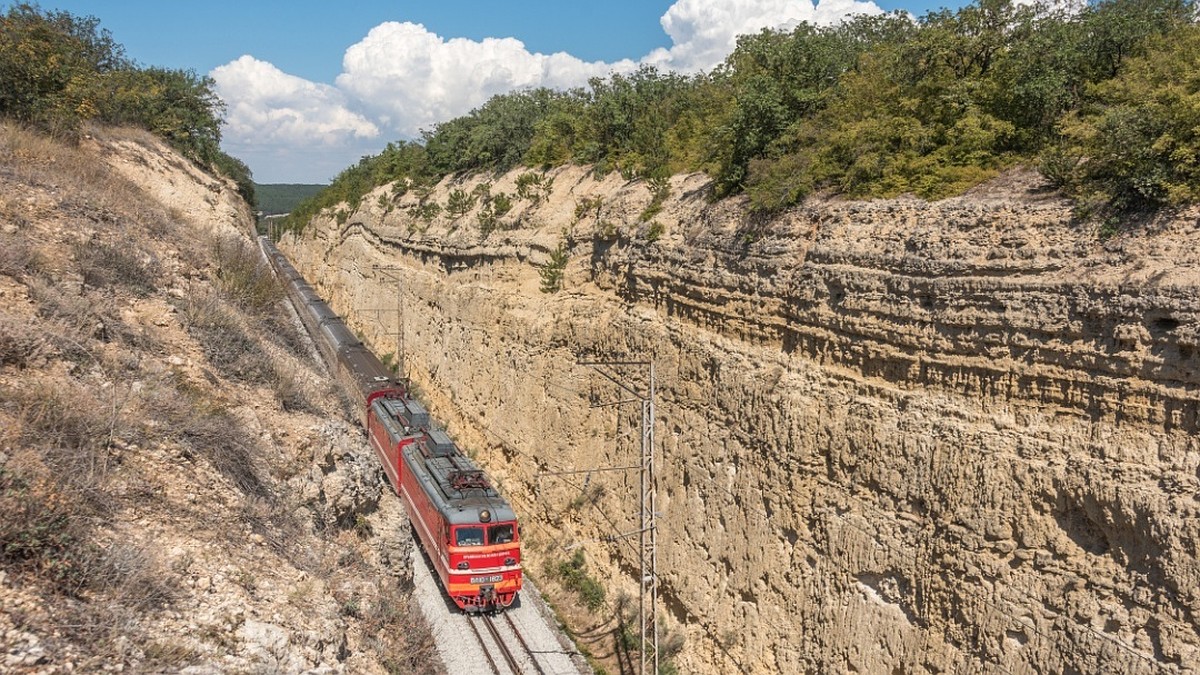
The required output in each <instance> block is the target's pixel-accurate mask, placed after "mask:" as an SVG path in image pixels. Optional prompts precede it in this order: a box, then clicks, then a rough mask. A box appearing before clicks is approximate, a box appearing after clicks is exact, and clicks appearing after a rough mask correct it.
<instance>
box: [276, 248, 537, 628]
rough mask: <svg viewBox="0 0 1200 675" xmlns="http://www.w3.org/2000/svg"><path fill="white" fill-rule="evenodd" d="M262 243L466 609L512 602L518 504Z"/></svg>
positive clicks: (445, 581)
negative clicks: (510, 501)
mask: <svg viewBox="0 0 1200 675" xmlns="http://www.w3.org/2000/svg"><path fill="white" fill-rule="evenodd" d="M259 241H260V245H261V246H262V249H263V252H264V253H265V255H266V256H267V259H268V260H270V261H271V265H272V266H273V267H274V269H275V272H276V274H277V275H278V276H279V278H280V280H281V281H282V282H283V285H284V288H285V289H286V290H287V294H288V297H289V298H290V299H291V300H292V304H293V305H294V306H295V307H296V312H297V313H298V314H299V315H300V319H301V321H302V322H303V323H304V325H305V327H306V328H307V329H308V332H309V333H310V334H311V335H312V336H313V340H314V341H315V342H316V343H317V347H318V348H319V349H320V350H321V354H322V355H323V356H324V357H325V360H326V362H327V363H328V364H330V369H331V371H333V373H334V375H335V376H336V377H337V379H338V381H339V382H341V384H342V385H343V387H344V388H345V389H346V390H347V391H349V392H350V393H351V394H353V395H354V397H355V399H356V402H357V403H358V404H359V405H360V409H361V410H362V411H363V424H364V426H365V427H366V429H367V436H368V438H369V440H370V443H371V448H372V449H373V450H374V451H375V455H376V456H377V457H379V461H380V463H382V464H383V469H384V473H386V474H387V478H388V482H389V483H390V484H391V486H392V489H393V490H395V491H396V494H398V495H399V496H400V498H401V499H403V500H404V506H405V508H407V510H408V517H409V520H410V521H412V525H413V529H414V530H416V532H417V536H418V537H419V538H420V540H421V544H422V546H424V548H425V552H426V553H428V554H429V559H430V560H432V561H433V565H434V567H436V568H437V573H438V576H439V577H441V580H442V586H443V587H444V588H445V589H446V592H447V593H448V594H449V595H450V599H451V600H453V601H454V603H455V604H456V605H458V606H459V607H460V608H461V609H463V610H465V611H468V612H485V611H494V610H498V609H502V608H504V607H508V606H510V605H512V603H513V601H514V600H516V597H517V592H518V591H520V590H521V547H520V538H519V532H518V527H517V517H516V514H515V513H513V510H512V507H511V506H510V505H509V504H508V502H507V501H506V500H505V499H504V498H503V497H501V496H500V493H498V492H497V491H496V490H495V488H494V487H492V485H491V482H490V481H489V480H488V478H487V476H486V475H485V474H484V473H483V471H481V470H480V469H479V467H478V466H476V465H475V464H474V463H473V462H472V461H471V460H470V459H469V458H468V457H467V456H466V455H464V454H463V453H462V452H461V451H460V450H459V449H458V446H456V445H455V444H454V441H452V440H451V439H450V437H449V436H448V435H447V434H446V432H445V431H443V430H441V429H438V428H437V427H436V426H435V425H434V424H433V422H432V420H431V419H430V418H429V413H428V412H426V410H425V408H424V407H423V406H422V405H421V403H420V402H419V401H417V400H416V399H415V398H413V397H411V396H410V395H409V393H408V391H407V389H406V388H405V387H404V386H403V384H401V383H400V382H397V381H396V380H395V379H393V378H392V375H391V373H390V371H388V369H387V368H386V367H385V366H384V365H383V363H382V362H380V360H379V359H378V357H376V356H375V354H374V353H372V352H371V350H369V349H367V347H366V346H365V345H363V343H362V342H361V341H360V340H359V339H358V338H357V337H355V336H354V333H353V332H352V331H350V329H349V328H347V327H346V324H345V322H343V321H342V319H341V317H339V316H338V315H337V314H335V313H334V312H333V310H332V309H330V308H329V305H327V304H326V303H325V302H324V301H323V300H321V298H320V296H318V295H317V294H316V292H315V291H314V290H313V289H312V287H311V286H309V285H308V282H306V281H305V280H304V277H302V276H301V275H300V273H299V272H297V271H296V268H294V267H292V265H291V263H289V262H288V261H287V259H286V258H284V257H283V254H281V253H280V252H279V250H278V249H277V248H276V247H275V245H274V244H272V243H271V241H270V240H268V239H266V238H265V237H262V238H260V239H259Z"/></svg>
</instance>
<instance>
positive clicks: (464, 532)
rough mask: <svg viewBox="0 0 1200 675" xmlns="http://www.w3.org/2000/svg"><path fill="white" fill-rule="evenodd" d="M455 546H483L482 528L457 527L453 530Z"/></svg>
mask: <svg viewBox="0 0 1200 675" xmlns="http://www.w3.org/2000/svg"><path fill="white" fill-rule="evenodd" d="M454 545H455V546H483V528H482V527H459V528H455V530H454Z"/></svg>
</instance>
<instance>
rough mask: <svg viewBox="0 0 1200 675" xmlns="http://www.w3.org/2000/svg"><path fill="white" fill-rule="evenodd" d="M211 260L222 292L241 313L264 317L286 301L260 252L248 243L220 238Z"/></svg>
mask: <svg viewBox="0 0 1200 675" xmlns="http://www.w3.org/2000/svg"><path fill="white" fill-rule="evenodd" d="M212 258H213V263H214V264H215V265H216V267H217V281H218V282H220V284H221V290H222V291H223V292H224V293H225V295H226V296H227V297H228V298H229V299H230V300H232V301H233V302H234V304H236V305H237V306H238V307H240V308H241V309H243V310H245V311H247V312H249V313H251V314H253V315H261V314H265V313H267V312H268V311H270V308H271V307H272V306H273V305H275V304H277V303H278V302H279V301H280V300H282V299H283V287H282V286H280V285H279V282H278V280H276V279H275V276H274V275H273V274H272V273H271V270H270V268H269V267H268V266H267V263H266V261H265V260H263V259H262V256H261V255H260V254H259V251H258V249H257V248H256V247H255V246H254V245H253V244H251V243H250V242H248V241H247V240H245V239H243V238H240V237H220V238H217V239H216V240H215V241H214V242H213V245H212Z"/></svg>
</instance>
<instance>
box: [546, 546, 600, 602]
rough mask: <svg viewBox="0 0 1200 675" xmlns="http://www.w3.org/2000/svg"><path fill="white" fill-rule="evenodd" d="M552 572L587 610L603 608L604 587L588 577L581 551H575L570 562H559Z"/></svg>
mask: <svg viewBox="0 0 1200 675" xmlns="http://www.w3.org/2000/svg"><path fill="white" fill-rule="evenodd" d="M554 572H555V575H556V576H557V577H558V578H559V580H560V581H562V584H563V586H564V587H566V588H567V590H570V591H574V592H575V593H576V594H577V595H578V596H579V599H580V600H581V601H582V602H583V604H584V605H585V606H586V607H587V608H588V609H589V610H591V611H593V612H595V611H598V610H599V609H600V608H601V607H603V606H604V599H605V591H604V587H603V586H601V585H600V582H598V581H596V580H595V579H593V578H592V577H590V576H588V574H587V560H586V559H585V558H584V554H583V550H582V549H579V550H577V551H575V555H574V556H573V557H572V558H571V559H570V560H564V561H562V562H560V563H559V564H558V566H557V567H556V568H555V570H554Z"/></svg>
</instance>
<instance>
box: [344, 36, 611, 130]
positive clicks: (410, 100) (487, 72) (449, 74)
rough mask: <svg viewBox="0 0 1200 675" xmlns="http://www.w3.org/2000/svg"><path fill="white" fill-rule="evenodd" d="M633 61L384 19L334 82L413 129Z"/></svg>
mask: <svg viewBox="0 0 1200 675" xmlns="http://www.w3.org/2000/svg"><path fill="white" fill-rule="evenodd" d="M634 67H635V64H634V63H633V62H632V61H622V62H619V63H612V64H609V63H603V62H591V63H589V62H585V61H582V60H580V59H578V58H576V57H574V56H571V55H570V54H564V53H558V54H551V55H546V54H537V53H532V52H530V51H529V50H528V49H526V48H525V45H524V44H523V43H522V42H521V41H520V40H516V39H514V38H486V39H484V40H480V41H475V40H467V39H463V38H453V39H449V40H447V39H445V38H442V37H441V36H439V35H437V34H435V33H431V32H429V31H428V30H426V28H425V27H424V26H422V25H420V24H415V23H408V22H404V23H397V22H387V23H383V24H380V25H378V26H376V27H375V28H373V29H371V32H370V33H368V34H367V36H366V37H365V38H363V40H362V41H361V42H359V43H358V44H355V45H353V46H351V47H350V48H349V49H348V50H346V56H345V58H344V59H343V60H342V71H343V72H342V74H341V75H339V76H338V77H337V86H338V88H339V89H340V90H341V91H344V92H346V94H347V95H349V96H351V97H353V98H354V100H355V101H357V102H358V103H359V104H360V105H361V108H362V109H363V110H367V111H370V112H371V113H372V114H373V115H374V116H375V118H376V119H378V120H380V122H381V123H382V124H384V125H385V126H387V127H388V128H390V129H392V130H395V131H399V132H400V133H403V134H406V135H415V134H416V133H417V132H418V131H419V130H420V129H421V128H423V127H428V126H431V125H433V124H434V123H436V122H441V121H445V120H448V119H451V118H453V117H457V116H459V115H462V114H464V113H466V112H468V111H470V110H471V109H472V108H475V107H478V106H479V105H481V104H482V103H484V102H485V101H487V100H488V99H489V98H491V97H492V96H494V95H496V94H501V93H504V92H509V91H513V90H517V89H527V88H533V87H543V86H545V87H556V88H563V87H570V86H576V85H580V84H583V83H585V82H587V79H588V78H589V77H594V76H605V75H608V74H609V73H610V72H612V71H613V70H630V69H632V68H634Z"/></svg>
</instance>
